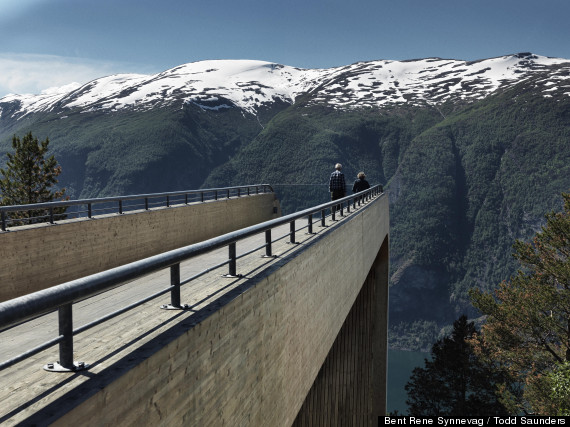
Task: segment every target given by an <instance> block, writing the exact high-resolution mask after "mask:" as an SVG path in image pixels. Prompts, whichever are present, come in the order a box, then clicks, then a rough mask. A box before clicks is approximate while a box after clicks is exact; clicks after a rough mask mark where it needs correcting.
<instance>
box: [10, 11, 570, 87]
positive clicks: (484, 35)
mask: <svg viewBox="0 0 570 427" xmlns="http://www.w3.org/2000/svg"><path fill="white" fill-rule="evenodd" d="M0 29H1V35H2V36H1V37H0V97H2V96H4V95H6V94H8V93H39V92H41V91H42V90H44V89H47V88H49V87H53V86H63V85H66V84H68V83H72V82H78V83H86V82H88V81H90V80H92V79H94V78H97V77H103V76H106V75H110V74H114V73H144V74H148V73H156V72H160V71H164V70H166V69H168V68H172V67H175V66H177V65H180V64H184V63H187V62H193V61H199V60H204V59H258V60H265V61H272V62H277V63H281V64H286V65H291V66H296V67H302V68H328V67H335V66H341V65H347V64H351V63H354V62H357V61H367V60H374V59H394V60H401V59H415V58H425V57H432V56H436V57H442V58H452V59H464V60H475V59H484V58H491V57H495V56H502V55H507V54H511V53H517V52H533V53H536V54H540V55H545V56H554V57H561V58H568V59H570V1H569V0H532V1H531V0H344V1H340V0H200V1H198V0H160V1H157V0H0Z"/></svg>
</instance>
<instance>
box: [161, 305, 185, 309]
mask: <svg viewBox="0 0 570 427" xmlns="http://www.w3.org/2000/svg"><path fill="white" fill-rule="evenodd" d="M160 308H162V309H163V310H189V309H190V306H189V305H188V304H182V305H172V304H163V305H161V306H160Z"/></svg>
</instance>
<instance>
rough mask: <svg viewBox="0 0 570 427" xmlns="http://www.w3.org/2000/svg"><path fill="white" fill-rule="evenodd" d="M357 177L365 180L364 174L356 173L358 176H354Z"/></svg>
mask: <svg viewBox="0 0 570 427" xmlns="http://www.w3.org/2000/svg"><path fill="white" fill-rule="evenodd" d="M356 176H357V177H358V179H364V178H366V175H364V172H358V175H356Z"/></svg>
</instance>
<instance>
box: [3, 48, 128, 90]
mask: <svg viewBox="0 0 570 427" xmlns="http://www.w3.org/2000/svg"><path fill="white" fill-rule="evenodd" d="M126 68H127V65H126V64H118V63H112V62H103V61H93V60H89V59H81V58H69V57H62V56H54V55H35V54H34V55H32V54H10V53H0V98H1V97H3V96H5V95H7V94H9V93H13V94H19V95H22V94H39V93H41V92H43V91H45V90H50V88H53V87H60V86H65V85H68V84H71V83H80V84H84V83H87V82H89V81H91V80H94V79H96V78H99V77H104V76H108V75H111V74H118V73H123V72H127V70H126Z"/></svg>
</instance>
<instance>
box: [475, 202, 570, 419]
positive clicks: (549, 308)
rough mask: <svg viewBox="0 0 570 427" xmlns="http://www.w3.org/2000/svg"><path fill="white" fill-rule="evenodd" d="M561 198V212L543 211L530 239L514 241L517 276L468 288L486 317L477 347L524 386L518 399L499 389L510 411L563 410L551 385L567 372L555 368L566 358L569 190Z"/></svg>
mask: <svg viewBox="0 0 570 427" xmlns="http://www.w3.org/2000/svg"><path fill="white" fill-rule="evenodd" d="M562 197H563V199H564V211H563V212H560V213H555V212H551V213H549V214H547V215H546V225H545V226H544V227H542V231H541V232H538V233H536V235H535V237H534V239H533V241H532V242H531V243H525V242H521V241H517V242H516V243H515V245H514V249H515V253H514V257H515V258H516V259H517V260H518V261H519V262H520V264H521V266H522V268H521V269H520V270H519V271H518V272H517V274H516V275H515V276H514V277H511V279H510V281H508V282H506V281H505V282H503V283H501V284H500V285H499V287H498V289H497V290H496V291H495V293H494V295H493V294H492V293H484V292H481V291H480V290H472V291H471V298H472V299H473V305H474V306H475V307H477V308H478V309H479V310H481V312H483V314H485V315H487V321H486V324H485V325H484V326H483V328H482V335H481V336H479V337H478V338H477V339H476V340H474V343H475V344H476V345H477V346H476V348H477V350H478V351H479V352H480V353H481V354H483V353H487V354H490V355H492V357H493V358H494V359H495V360H496V361H498V362H499V363H501V364H502V365H503V366H504V367H505V368H507V369H508V370H509V371H510V373H511V374H512V375H513V376H516V377H517V378H518V379H519V381H520V382H521V383H523V384H524V385H525V387H524V395H523V396H522V399H517V398H514V397H513V396H511V395H509V393H508V391H505V392H504V393H503V394H504V398H505V402H507V401H509V402H511V406H512V408H511V410H512V411H517V412H520V411H524V412H532V413H535V414H540V415H557V414H558V413H559V412H560V410H561V407H560V398H559V397H560V393H558V394H556V393H554V394H553V385H555V384H556V381H557V380H559V379H561V378H562V379H563V378H564V377H563V376H560V375H562V373H564V372H566V373H567V370H560V369H562V368H557V366H560V365H564V364H565V363H566V364H567V363H568V362H570V257H569V255H570V194H563V195H562ZM564 366H567V365H564ZM557 369H558V370H557ZM566 369H567V368H566ZM567 408H568V405H566V408H562V409H563V410H566V409H567Z"/></svg>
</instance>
